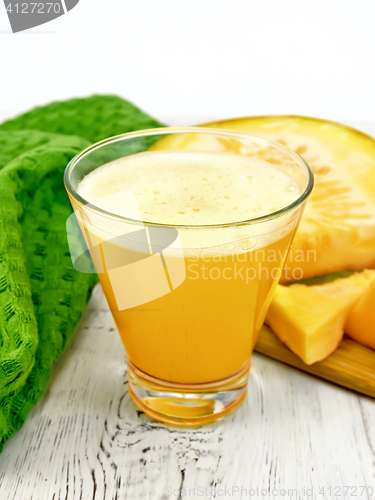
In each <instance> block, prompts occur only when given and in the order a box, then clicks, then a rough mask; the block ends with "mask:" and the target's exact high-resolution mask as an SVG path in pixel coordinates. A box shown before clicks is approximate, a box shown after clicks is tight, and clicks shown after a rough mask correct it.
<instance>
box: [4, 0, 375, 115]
mask: <svg viewBox="0 0 375 500" xmlns="http://www.w3.org/2000/svg"><path fill="white" fill-rule="evenodd" d="M0 31H1V33H0V57H1V66H0V71H1V76H0V91H1V92H0V112H10V113H13V112H21V111H24V110H26V109H28V108H30V107H32V106H34V105H36V104H43V103H47V102H49V101H51V100H56V99H66V98H69V97H72V96H84V95H88V94H92V93H116V94H119V95H121V96H123V97H125V98H127V99H129V100H131V101H133V102H134V103H136V104H137V105H139V106H141V107H142V108H143V109H145V110H146V111H148V112H149V113H151V114H153V115H155V116H192V117H193V116H201V117H217V118H225V117H231V116H239V115H249V114H272V113H296V114H305V115H312V116H319V117H325V118H331V119H339V120H340V119H342V120H344V121H348V120H361V121H371V120H375V103H374V91H375V50H374V49H375V34H374V33H375V0H308V1H307V0H80V2H79V4H78V5H77V6H76V7H75V8H74V9H73V10H71V11H70V12H69V13H68V14H66V15H64V16H62V17H61V18H59V19H56V20H55V21H52V22H50V23H48V24H45V25H42V26H39V27H37V28H34V29H33V30H30V31H28V32H23V33H19V34H12V33H11V31H10V24H9V22H8V19H7V16H6V12H5V8H4V6H3V5H2V2H1V4H0Z"/></svg>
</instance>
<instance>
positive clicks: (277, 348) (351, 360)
mask: <svg viewBox="0 0 375 500" xmlns="http://www.w3.org/2000/svg"><path fill="white" fill-rule="evenodd" d="M255 351H256V352H259V353H261V354H265V355H266V356H269V357H270V358H273V359H276V360H278V361H281V362H282V363H286V364H287V365H290V366H293V367H294V368H298V369H299V370H302V371H304V372H307V373H311V374H312V375H316V376H317V377H321V378H323V379H325V380H329V381H331V382H334V383H336V384H339V385H342V386H343V387H348V388H349V389H352V390H354V391H358V392H361V393H363V394H366V395H367V396H370V397H373V398H375V351H373V350H372V349H369V348H367V347H365V346H364V345H361V344H359V343H358V342H355V341H354V340H352V339H350V338H349V337H344V339H343V340H342V342H341V344H340V345H339V347H338V348H337V349H336V350H335V351H334V352H333V353H332V354H331V355H330V356H328V358H326V359H324V360H323V361H320V362H318V363H314V364H312V365H307V364H306V363H304V362H303V361H302V360H301V358H299V357H298V356H297V355H296V354H294V353H293V352H292V351H291V350H290V349H289V348H288V347H287V346H286V345H285V344H283V343H282V342H281V341H280V340H279V339H278V338H277V337H276V335H275V334H274V333H273V331H272V330H271V329H270V328H269V327H268V326H266V325H264V326H263V328H262V329H261V332H260V335H259V339H258V341H257V343H256V345H255Z"/></svg>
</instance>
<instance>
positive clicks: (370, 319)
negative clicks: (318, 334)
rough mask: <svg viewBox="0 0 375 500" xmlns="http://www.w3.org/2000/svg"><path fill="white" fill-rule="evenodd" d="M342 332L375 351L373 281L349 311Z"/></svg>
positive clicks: (374, 286)
mask: <svg viewBox="0 0 375 500" xmlns="http://www.w3.org/2000/svg"><path fill="white" fill-rule="evenodd" d="M344 330H345V333H347V334H348V335H349V336H350V337H352V339H354V340H357V341H358V342H361V344H364V345H367V346H368V347H371V348H372V349H375V280H374V281H373V282H372V283H371V286H370V288H369V289H368V290H367V292H366V293H365V294H364V295H363V296H362V297H361V299H360V300H359V301H358V302H357V304H356V305H355V307H354V309H353V310H352V311H351V313H350V315H349V318H348V321H347V323H346V325H345V328H344Z"/></svg>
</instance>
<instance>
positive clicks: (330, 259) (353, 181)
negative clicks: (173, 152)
mask: <svg viewBox="0 0 375 500" xmlns="http://www.w3.org/2000/svg"><path fill="white" fill-rule="evenodd" d="M202 126H203V127H209V128H215V129H225V130H231V131H237V132H241V133H247V134H250V135H254V136H258V137H262V138H264V139H268V140H270V141H272V142H279V143H281V144H284V145H286V146H289V147H290V148H291V149H293V150H295V151H297V153H299V154H300V155H301V156H302V157H303V158H304V159H305V160H306V161H307V163H308V164H309V165H310V167H311V168H312V170H313V172H314V177H315V185H314V188H313V191H312V194H311V196H310V198H309V200H308V201H307V204H306V208H305V211H304V214H303V218H302V221H301V224H300V226H299V229H298V231H297V233H296V236H295V238H294V242H293V246H292V250H291V252H290V253H289V257H288V260H287V263H286V265H287V266H288V268H289V272H288V274H286V273H284V276H283V277H282V280H281V281H287V280H288V279H289V280H293V278H292V276H293V270H294V269H296V268H297V269H298V273H299V274H298V276H301V272H300V271H299V269H301V270H302V273H303V278H310V277H313V276H320V275H323V274H328V273H332V272H335V271H339V270H341V269H351V270H360V269H364V268H373V267H375V140H374V139H373V138H371V137H370V136H367V135H365V134H363V133H362V132H359V131H357V130H355V129H353V128H350V127H346V126H344V125H341V124H339V123H334V122H329V121H325V120H319V119H315V118H306V117H302V116H264V117H248V118H238V119H232V120H225V121H220V122H212V123H206V124H203V125H202ZM191 139H192V137H190V140H186V141H181V138H179V140H177V137H176V136H169V137H167V138H165V139H163V140H162V141H160V142H159V143H157V144H156V145H154V146H153V149H190V148H193V147H196V146H197V143H196V141H198V140H199V141H202V139H201V138H200V139H196V141H195V142H194V140H191ZM209 146H210V148H215V147H216V148H217V149H218V150H219V151H222V150H223V149H224V150H226V151H230V150H231V148H233V147H235V146H236V145H235V144H233V142H231V141H223V140H221V141H220V140H218V141H217V142H216V144H215V141H213V140H212V137H211V139H210V145H209Z"/></svg>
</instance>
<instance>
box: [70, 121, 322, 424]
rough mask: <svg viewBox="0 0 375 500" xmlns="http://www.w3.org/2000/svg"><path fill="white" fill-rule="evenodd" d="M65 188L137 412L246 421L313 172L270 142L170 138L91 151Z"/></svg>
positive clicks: (195, 132) (164, 134)
mask: <svg viewBox="0 0 375 500" xmlns="http://www.w3.org/2000/svg"><path fill="white" fill-rule="evenodd" d="M65 185H66V189H67V192H68V195H69V197H70V200H71V203H72V206H73V209H74V213H75V217H76V219H77V221H78V223H79V226H80V229H81V232H82V234H83V236H84V239H85V243H86V245H87V248H88V250H89V252H90V255H91V258H92V261H93V263H94V265H95V270H96V272H97V274H98V276H99V279H100V283H101V286H102V288H103V291H104V293H105V296H106V298H107V301H108V304H109V307H110V309H111V312H112V315H113V318H114V320H115V323H116V325H117V329H118V332H119V334H120V337H121V339H122V342H123V344H124V346H125V350H126V353H127V357H128V377H129V392H130V395H131V397H132V399H133V401H134V403H135V404H136V406H137V407H138V408H140V409H141V410H142V411H144V412H145V413H146V414H148V415H149V416H151V417H152V418H155V419H157V420H160V421H163V422H166V423H168V424H170V425H177V426H185V427H189V426H190V427H192V426H198V425H202V424H205V423H209V422H212V421H215V420H217V419H220V418H222V417H224V416H225V415H227V414H228V413H229V412H231V411H232V410H234V409H235V408H236V407H237V406H238V405H239V404H240V403H241V402H242V401H243V399H244V397H245V395H246V390H247V383H248V377H249V371H250V358H251V353H252V350H253V348H254V345H255V343H256V340H257V336H258V333H259V330H260V328H261V326H262V323H263V321H264V318H265V315H266V312H267V308H268V306H269V304H270V301H271V299H272V295H273V291H274V289H275V287H276V285H277V283H278V281H279V278H280V274H281V269H282V267H283V265H284V262H285V259H286V256H287V253H288V251H289V248H290V245H291V242H292V239H293V235H294V233H295V231H296V229H297V227H298V223H299V220H300V218H301V215H302V211H303V207H304V204H305V202H306V200H307V198H308V196H309V194H310V192H311V189H312V186H313V177H312V173H311V170H310V168H309V167H308V165H307V164H306V163H305V162H304V160H303V159H302V158H301V157H300V156H299V155H298V154H297V153H295V152H293V151H291V150H289V149H288V148H286V147H284V146H282V145H279V144H276V143H275V144H272V143H270V142H267V141H265V140H262V139H260V138H256V137H251V136H247V135H244V134H237V133H232V132H229V131H228V132H227V131H219V130H210V129H205V128H183V129H181V128H163V129H153V130H146V131H138V132H132V133H128V134H124V135H121V136H116V137H113V138H110V139H108V140H105V141H102V142H101V143H98V144H95V145H93V146H91V147H89V148H88V149H86V150H85V151H83V152H82V153H80V154H79V155H77V156H76V157H75V158H74V159H73V160H72V161H71V162H70V164H69V165H68V167H67V169H66V172H65ZM77 262H78V261H77Z"/></svg>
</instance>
